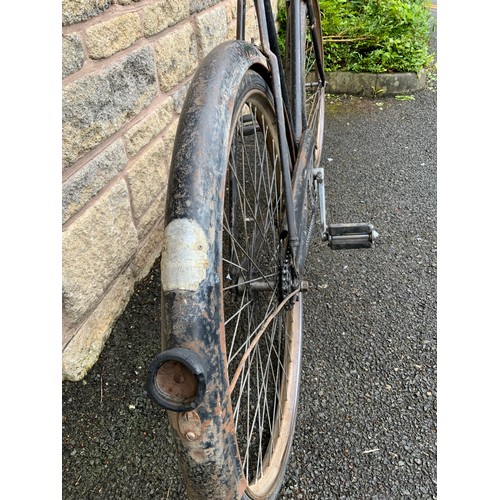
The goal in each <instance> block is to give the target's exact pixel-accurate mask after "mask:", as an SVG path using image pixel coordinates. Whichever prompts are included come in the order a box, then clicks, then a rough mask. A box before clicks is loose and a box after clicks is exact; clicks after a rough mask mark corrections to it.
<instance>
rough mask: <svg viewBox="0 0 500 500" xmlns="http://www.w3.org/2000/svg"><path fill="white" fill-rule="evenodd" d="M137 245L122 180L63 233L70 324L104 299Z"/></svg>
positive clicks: (65, 297)
mask: <svg viewBox="0 0 500 500" xmlns="http://www.w3.org/2000/svg"><path fill="white" fill-rule="evenodd" d="M137 245H138V238H137V231H136V229H135V226H134V224H133V222H132V214H131V211H130V202H129V199H128V190H127V187H126V184H125V181H123V180H122V181H120V182H118V183H117V184H116V185H115V186H113V187H112V188H111V189H110V191H109V192H107V193H106V194H105V196H103V197H102V198H101V199H100V200H98V201H97V203H96V204H95V205H93V206H91V207H90V208H88V209H87V210H86V211H85V212H84V213H83V214H82V215H81V217H79V218H78V219H77V220H76V221H75V222H74V223H73V224H71V225H70V226H69V227H68V228H67V229H66V230H65V231H64V232H63V234H62V256H63V259H62V271H63V272H62V285H63V310H64V313H65V315H66V319H67V322H68V325H67V326H68V328H70V327H72V326H74V325H76V324H77V323H79V322H80V321H81V320H82V319H83V318H84V317H85V316H86V315H87V314H88V313H89V311H91V310H92V309H94V308H95V306H96V305H97V304H98V303H99V302H100V301H101V299H102V297H103V296H104V294H105V292H106V291H107V290H108V289H109V287H110V286H111V284H112V283H113V282H114V280H115V279H116V278H117V276H119V275H120V274H121V272H122V271H123V269H124V268H125V267H126V264H127V262H128V261H129V260H130V259H131V258H132V256H133V255H134V253H135V251H136V250H137Z"/></svg>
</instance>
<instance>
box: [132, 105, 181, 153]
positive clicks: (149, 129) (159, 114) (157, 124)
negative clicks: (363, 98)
mask: <svg viewBox="0 0 500 500" xmlns="http://www.w3.org/2000/svg"><path fill="white" fill-rule="evenodd" d="M173 109H174V100H173V98H172V97H168V98H167V100H166V101H165V102H164V103H163V104H161V105H160V106H158V107H157V108H156V109H155V110H154V111H152V112H151V114H149V115H148V116H147V117H146V118H144V119H143V120H142V121H140V122H139V123H138V124H137V125H135V126H134V127H132V128H131V129H130V130H129V131H128V132H127V133H126V134H125V135H124V137H123V139H124V141H125V148H126V149H127V153H128V155H129V156H133V155H135V154H137V153H138V152H139V150H140V149H142V148H143V147H144V146H146V145H147V144H149V143H150V142H151V140H152V139H153V138H154V137H156V136H157V135H158V134H159V133H160V132H161V131H162V130H163V129H164V128H165V127H166V126H167V125H168V124H169V123H170V121H171V119H172V115H173Z"/></svg>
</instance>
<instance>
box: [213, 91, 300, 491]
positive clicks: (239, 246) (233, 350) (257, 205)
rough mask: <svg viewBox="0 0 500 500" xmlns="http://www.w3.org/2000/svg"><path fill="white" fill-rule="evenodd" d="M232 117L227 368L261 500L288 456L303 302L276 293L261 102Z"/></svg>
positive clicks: (276, 168) (251, 482)
mask: <svg viewBox="0 0 500 500" xmlns="http://www.w3.org/2000/svg"><path fill="white" fill-rule="evenodd" d="M235 116H236V117H237V118H236V119H235V120H234V123H233V133H232V134H231V137H233V139H232V143H231V145H232V147H231V153H230V155H229V162H228V169H227V173H226V186H225V195H224V221H223V257H222V260H223V266H222V268H223V269H222V279H223V289H224V324H225V326H224V330H225V346H226V369H227V376H228V381H229V385H230V389H231V401H232V411H233V421H234V425H235V433H236V438H237V444H238V450H239V454H240V460H241V465H242V471H243V474H244V476H245V477H246V479H247V482H248V488H247V494H248V495H249V496H250V497H251V498H255V499H260V498H267V497H269V495H270V494H272V493H273V491H274V490H275V489H276V486H277V484H279V482H280V480H281V476H282V474H283V469H284V465H285V464H286V461H287V460H286V459H287V456H288V453H289V447H290V441H291V439H289V436H291V435H292V434H293V427H294V424H295V413H296V405H297V397H298V394H297V391H298V376H299V365H300V332H301V307H302V302H301V300H300V299H299V300H297V298H298V295H299V294H297V295H296V296H295V297H294V298H293V299H290V300H289V301H287V300H284V299H285V296H284V295H285V294H284V292H283V291H282V288H283V287H282V286H281V284H282V282H283V277H282V275H283V273H282V270H281V265H282V262H283V259H284V257H285V249H286V241H285V240H282V237H283V236H284V233H282V223H281V222H282V218H283V216H284V208H283V207H284V200H283V197H282V189H281V173H280V160H279V151H278V141H277V136H278V135H277V129H276V124H275V118H274V116H275V115H274V111H273V109H272V106H271V104H270V102H269V97H268V96H267V94H266V93H265V92H264V91H263V90H262V89H252V90H251V91H249V92H248V93H247V94H246V95H245V96H244V98H243V99H242V101H241V104H240V106H239V110H237V113H236V115H235ZM280 307H281V308H280ZM283 462H285V464H284V463H283Z"/></svg>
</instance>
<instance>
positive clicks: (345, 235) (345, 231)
mask: <svg viewBox="0 0 500 500" xmlns="http://www.w3.org/2000/svg"><path fill="white" fill-rule="evenodd" d="M378 236H379V234H378V233H377V231H375V228H374V227H373V225H372V224H370V223H363V224H331V225H330V226H328V246H329V247H330V248H331V249H332V250H348V249H355V248H370V247H371V246H372V244H373V242H374V241H375V240H376V239H377V238H378Z"/></svg>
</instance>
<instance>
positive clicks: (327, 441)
mask: <svg viewBox="0 0 500 500" xmlns="http://www.w3.org/2000/svg"><path fill="white" fill-rule="evenodd" d="M436 92H437V90H436V78H435V75H431V76H430V78H429V88H428V89H426V90H423V91H420V92H418V93H416V94H415V95H414V100H398V99H395V98H383V97H377V98H376V99H368V98H359V97H348V96H343V97H338V96H337V97H333V96H330V97H329V98H328V104H327V113H326V125H325V145H324V150H323V159H322V164H323V166H324V167H325V171H326V186H327V195H328V200H327V212H328V218H329V222H330V223H334V222H335V223H343V222H365V221H370V222H372V223H373V224H374V225H375V227H376V229H377V230H378V231H379V233H380V238H379V240H378V242H377V244H376V245H375V247H374V248H372V249H369V250H355V251H352V250H351V251H337V252H334V251H331V250H330V249H329V248H328V247H327V246H325V244H323V243H321V242H320V241H319V238H316V240H315V241H313V243H312V245H311V247H312V248H311V256H310V259H309V264H308V279H309V280H310V281H312V282H313V283H314V284H315V285H316V286H315V287H314V288H313V289H312V290H310V291H309V292H308V293H307V295H306V298H305V317H304V346H303V373H302V389H301V400H300V405H299V415H298V421H297V429H296V434H295V440H294V448H293V452H292V455H291V459H290V463H289V467H288V470H287V474H286V477H285V482H284V485H283V490H282V495H281V498H294V499H295V498H297V499H300V498H302V499H352V500H363V499H370V500H389V499H390V500H392V499H406V498H408V499H435V498H437V484H436V409H437V399H436V397H437V394H436V345H437V338H436V335H437V334H436V261H437V256H436V250H437V249H436V168H437V167H436V158H437V154H436V135H437V134H436V96H437V93H436ZM159 291H160V278H159V268H158V263H156V265H155V266H154V268H153V269H152V271H151V273H150V274H149V276H147V277H146V278H145V279H144V280H143V281H142V282H141V283H139V284H138V285H137V287H136V291H135V293H134V295H133V297H132V299H131V301H130V303H129V305H128V307H127V308H126V310H125V312H124V313H123V314H122V316H121V317H120V318H119V319H118V320H117V322H116V325H115V327H114V330H113V332H112V334H111V336H110V339H109V340H108V342H107V344H106V347H105V349H104V351H103V353H102V355H101V357H100V359H99V361H98V362H97V364H96V365H95V366H94V368H93V369H92V370H91V371H90V372H89V374H88V375H87V377H86V378H85V380H84V381H82V382H77V383H73V382H65V383H64V384H63V405H62V410H63V426H62V440H63V450H62V456H63V484H62V492H63V498H65V499H67V500H70V499H97V498H107V499H165V498H170V499H182V498H185V495H184V490H183V486H182V483H181V481H180V479H179V470H178V467H177V464H176V458H175V456H174V452H173V441H172V439H171V437H170V434H169V430H168V427H167V421H166V418H165V416H164V414H163V412H162V411H161V410H160V409H158V408H157V407H155V406H153V404H152V403H151V402H150V401H149V399H148V398H147V396H146V393H145V373H146V366H147V364H148V362H149V361H150V360H151V359H152V357H153V356H154V355H155V354H156V353H157V352H158V351H159V349H160V345H159V328H160V325H159V323H160V306H159V300H160V299H159Z"/></svg>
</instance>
